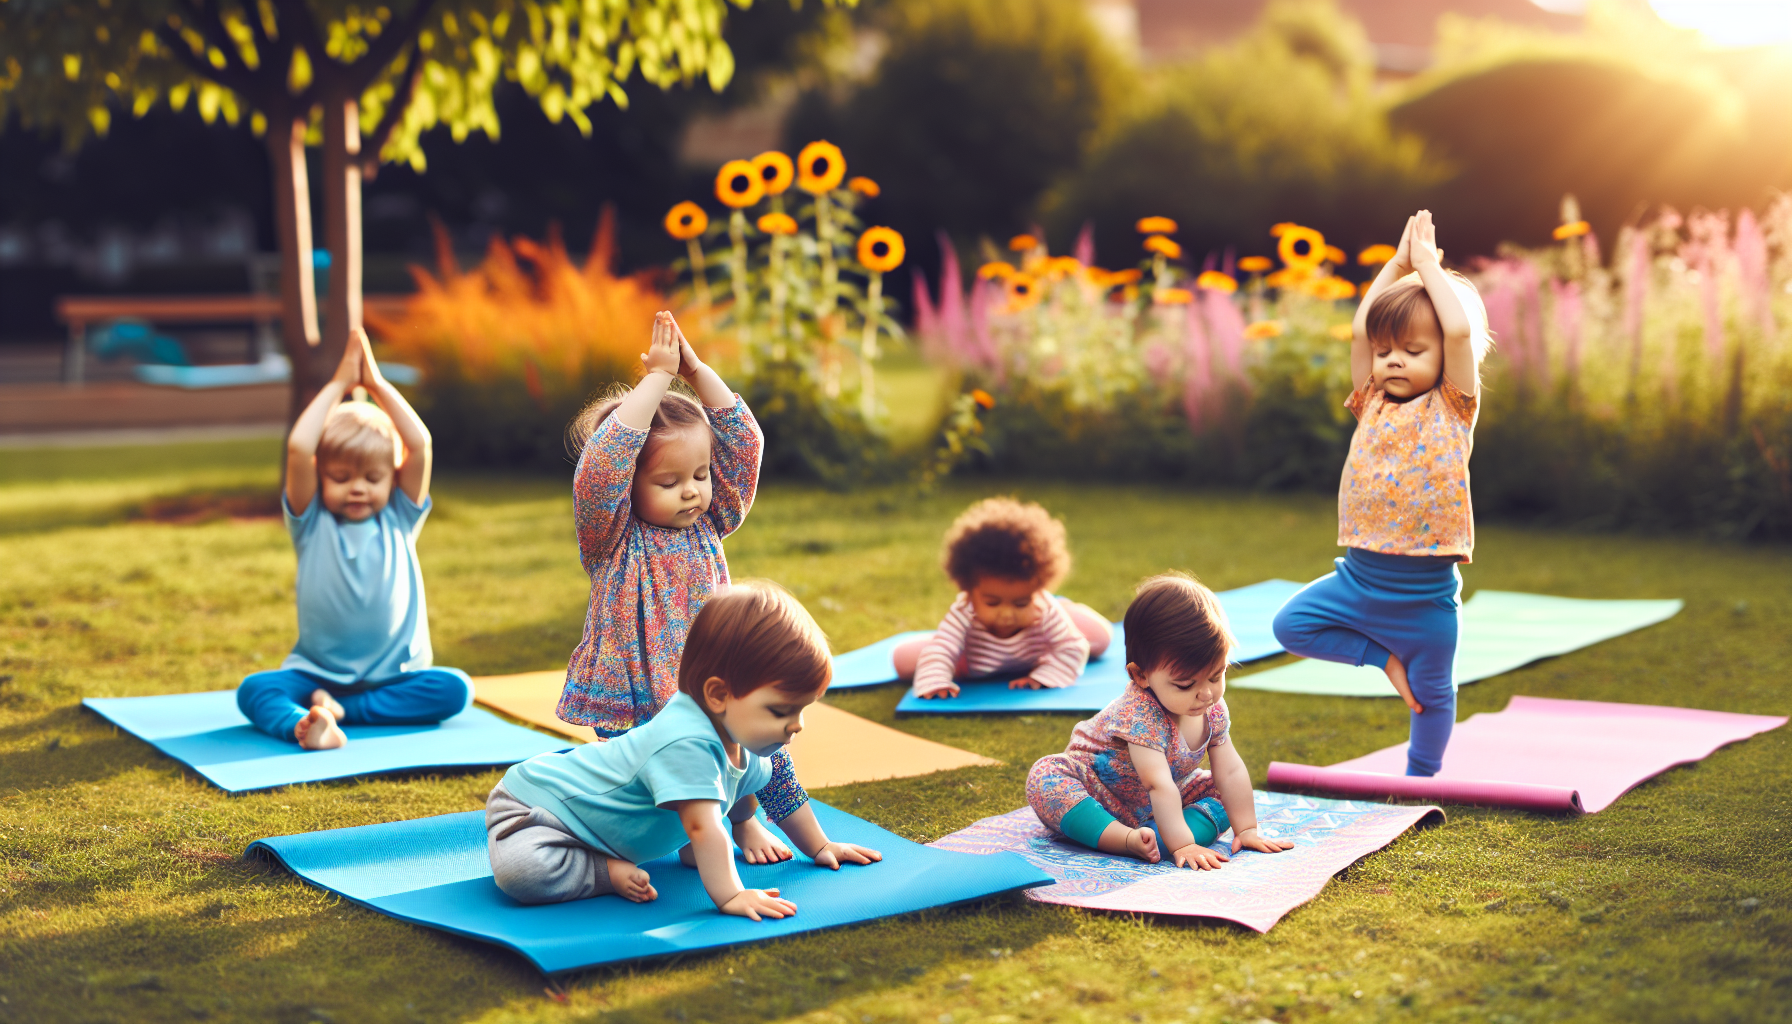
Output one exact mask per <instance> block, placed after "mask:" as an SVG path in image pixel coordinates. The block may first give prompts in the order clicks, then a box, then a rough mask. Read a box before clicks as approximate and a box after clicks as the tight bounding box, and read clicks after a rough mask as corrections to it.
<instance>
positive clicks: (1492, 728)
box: [1268, 697, 1786, 814]
mask: <svg viewBox="0 0 1792 1024" xmlns="http://www.w3.org/2000/svg"><path fill="white" fill-rule="evenodd" d="M1785 724H1786V718H1785V716H1783V715H1779V716H1775V715H1738V714H1733V713H1731V712H1728V711H1700V710H1698V709H1696V708H1667V707H1657V706H1655V705H1652V704H1608V703H1604V702H1601V701H1592V700H1553V699H1551V698H1548V697H1513V698H1512V701H1511V703H1509V704H1507V705H1506V710H1504V711H1501V712H1498V713H1496V714H1479V715H1474V716H1472V717H1471V718H1469V720H1468V721H1466V722H1459V723H1457V725H1456V732H1455V734H1454V735H1452V736H1451V737H1450V748H1449V750H1448V751H1446V752H1445V753H1444V766H1443V770H1442V771H1440V772H1438V773H1437V775H1436V776H1434V777H1432V778H1429V779H1424V778H1413V777H1411V776H1408V775H1406V774H1404V773H1405V771H1406V744H1404V743H1402V744H1400V745H1399V746H1397V747H1388V748H1387V749H1385V750H1377V751H1376V752H1375V753H1373V754H1366V755H1364V756H1362V757H1359V758H1356V759H1354V760H1350V761H1341V762H1339V763H1338V764H1334V765H1332V766H1331V767H1329V768H1316V767H1314V766H1312V765H1306V764H1284V763H1283V762H1281V761H1271V762H1270V765H1269V779H1268V786H1269V788H1270V789H1277V790H1298V791H1306V792H1316V793H1331V794H1336V795H1339V796H1351V797H1370V798H1387V797H1400V798H1403V799H1415V800H1437V801H1445V802H1449V803H1459V804H1487V805H1492V806H1495V807H1517V808H1522V809H1525V810H1536V811H1562V812H1569V813H1577V814H1578V813H1584V814H1592V813H1594V812H1596V811H1602V810H1604V809H1606V808H1607V807H1610V806H1611V805H1612V802H1613V801H1615V800H1617V799H1618V798H1619V797H1621V796H1623V795H1624V794H1625V793H1627V792H1629V791H1630V789H1631V787H1633V786H1635V785H1637V784H1638V783H1640V782H1642V781H1643V780H1645V779H1649V778H1652V777H1654V776H1656V775H1659V774H1661V773H1662V772H1664V771H1667V770H1668V769H1669V768H1672V767H1674V766H1675V765H1680V764H1691V763H1692V762H1694V761H1700V760H1703V759H1704V758H1706V757H1708V756H1710V754H1711V752H1712V751H1714V750H1716V749H1717V748H1719V747H1721V746H1724V745H1725V744H1728V743H1735V742H1736V741H1738V740H1745V739H1748V738H1749V737H1750V736H1753V735H1755V734H1757V733H1763V732H1766V731H1768V730H1769V729H1777V728H1779V727H1780V726H1782V725H1785Z"/></svg>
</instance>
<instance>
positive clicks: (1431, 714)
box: [1275, 548, 1462, 775]
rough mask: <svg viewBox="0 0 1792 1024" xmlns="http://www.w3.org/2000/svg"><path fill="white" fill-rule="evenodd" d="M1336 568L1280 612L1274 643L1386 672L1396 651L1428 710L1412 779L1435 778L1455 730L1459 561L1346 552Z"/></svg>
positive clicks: (1414, 747)
mask: <svg viewBox="0 0 1792 1024" xmlns="http://www.w3.org/2000/svg"><path fill="white" fill-rule="evenodd" d="M1336 564H1337V566H1338V568H1337V571H1336V572H1333V573H1330V574H1328V575H1325V576H1321V577H1319V578H1318V579H1316V580H1314V581H1313V582H1311V583H1309V584H1307V585H1306V586H1305V587H1303V588H1302V589H1301V591H1300V593H1298V594H1295V595H1294V596H1293V597H1291V598H1289V599H1288V603H1287V604H1284V605H1283V606H1282V610H1281V611H1279V612H1277V613H1276V621H1275V630H1276V639H1277V640H1278V641H1280V642H1281V644H1282V646H1283V647H1285V648H1287V649H1288V651H1289V653H1291V654H1298V655H1300V656H1301V657H1303V658H1318V659H1319V660H1321V661H1337V662H1342V663H1343V664H1346V665H1373V666H1374V667H1376V668H1380V669H1385V668H1387V665H1388V655H1389V653H1390V652H1391V653H1392V654H1394V655H1395V656H1397V657H1399V659H1400V663H1401V664H1402V665H1405V666H1406V680H1407V683H1408V684H1410V685H1411V686H1412V695H1413V696H1414V697H1415V698H1417V699H1418V702H1419V704H1420V706H1422V707H1423V708H1424V709H1425V713H1424V714H1415V715H1413V716H1412V739H1411V742H1410V743H1409V744H1408V745H1407V752H1406V774H1408V775H1436V774H1437V770H1438V769H1439V768H1441V767H1443V761H1444V748H1445V747H1447V746H1449V745H1450V730H1451V729H1453V728H1455V725H1456V673H1455V669H1456V640H1457V638H1458V637H1459V636H1460V635H1461V633H1462V576H1461V574H1459V573H1458V572H1457V571H1456V559H1455V558H1446V557H1436V556H1422V555H1384V554H1380V553H1377V552H1374V551H1363V550H1360V549H1358V548H1346V549H1345V555H1344V557H1343V558H1340V559H1337V562H1336Z"/></svg>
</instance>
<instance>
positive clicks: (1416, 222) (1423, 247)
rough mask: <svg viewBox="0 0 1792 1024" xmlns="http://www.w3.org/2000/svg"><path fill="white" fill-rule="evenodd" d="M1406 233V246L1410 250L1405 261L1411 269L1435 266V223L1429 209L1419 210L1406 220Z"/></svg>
mask: <svg viewBox="0 0 1792 1024" xmlns="http://www.w3.org/2000/svg"><path fill="white" fill-rule="evenodd" d="M1406 235H1407V239H1408V240H1409V241H1408V243H1407V247H1408V249H1409V250H1410V251H1409V253H1408V256H1407V262H1408V263H1410V264H1411V266H1412V269H1414V270H1420V269H1423V268H1425V267H1432V266H1436V265H1437V262H1438V251H1437V225H1436V224H1435V223H1433V222H1432V220H1431V211H1430V210H1420V211H1419V212H1418V213H1417V214H1416V215H1414V216H1413V217H1412V219H1410V220H1409V221H1407V228H1406Z"/></svg>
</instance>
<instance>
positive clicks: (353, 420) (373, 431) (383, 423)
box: [317, 402, 404, 469]
mask: <svg viewBox="0 0 1792 1024" xmlns="http://www.w3.org/2000/svg"><path fill="white" fill-rule="evenodd" d="M403 451H404V442H403V441H402V440H400V439H399V437H398V425H397V424H396V423H393V422H392V417H391V416H389V415H387V414H386V410H384V409H382V408H380V407H379V406H377V405H374V404H373V403H371V402H343V403H341V404H339V405H337V406H336V407H335V408H333V409H331V410H330V414H329V415H328V416H326V417H325V418H324V432H323V434H322V436H320V437H319V438H318V439H317V461H318V462H320V463H321V462H336V461H343V462H352V463H354V464H355V465H358V466H368V465H386V466H391V467H393V468H394V469H396V468H397V467H398V464H399V462H400V457H401V456H400V453H402V452H403Z"/></svg>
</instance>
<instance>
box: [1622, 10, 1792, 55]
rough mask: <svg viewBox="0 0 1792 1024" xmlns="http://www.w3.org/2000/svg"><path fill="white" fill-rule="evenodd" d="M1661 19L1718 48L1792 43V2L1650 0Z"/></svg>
mask: <svg viewBox="0 0 1792 1024" xmlns="http://www.w3.org/2000/svg"><path fill="white" fill-rule="evenodd" d="M1650 6H1652V7H1654V8H1655V13H1656V14H1659V15H1661V20H1663V21H1665V22H1667V23H1668V24H1670V25H1676V26H1678V27H1680V28H1692V29H1698V30H1699V31H1700V32H1702V33H1704V35H1705V38H1706V39H1709V40H1711V42H1713V43H1714V44H1716V45H1718V46H1764V45H1767V44H1769V43H1786V42H1792V0H1650Z"/></svg>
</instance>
